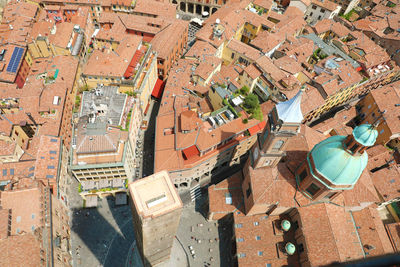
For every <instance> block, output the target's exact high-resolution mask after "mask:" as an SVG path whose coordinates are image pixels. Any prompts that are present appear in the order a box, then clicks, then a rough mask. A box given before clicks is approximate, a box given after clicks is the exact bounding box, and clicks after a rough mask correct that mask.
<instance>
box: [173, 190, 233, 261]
mask: <svg viewBox="0 0 400 267" xmlns="http://www.w3.org/2000/svg"><path fill="white" fill-rule="evenodd" d="M207 198H208V196H207V195H204V196H202V197H201V198H200V199H197V200H196V203H194V202H192V203H191V204H189V205H186V206H185V207H184V209H183V212H182V216H181V222H180V225H179V229H178V233H177V237H178V239H179V241H180V242H181V243H182V245H183V247H184V249H185V251H186V254H187V255H188V257H189V265H190V266H192V267H203V266H230V265H229V264H230V263H229V260H230V259H229V257H226V256H225V255H228V254H229V253H225V252H229V251H230V249H229V245H230V236H229V234H228V232H226V234H225V233H224V232H223V231H222V232H221V231H220V230H219V228H220V227H221V226H220V225H219V224H218V222H216V221H215V222H214V221H212V222H208V221H207V220H206V219H205V217H204V215H205V214H204V212H205V209H206V206H207ZM203 214H204V215H203ZM189 246H191V247H192V248H193V249H190V248H189ZM221 249H222V250H223V252H224V253H222V254H221V253H220V252H221ZM190 250H193V251H194V255H195V256H193V255H192V253H191V252H190Z"/></svg>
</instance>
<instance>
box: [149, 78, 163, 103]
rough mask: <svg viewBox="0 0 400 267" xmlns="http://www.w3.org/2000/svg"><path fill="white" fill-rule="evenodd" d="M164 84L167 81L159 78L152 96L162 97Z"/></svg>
mask: <svg viewBox="0 0 400 267" xmlns="http://www.w3.org/2000/svg"><path fill="white" fill-rule="evenodd" d="M164 86H165V83H164V81H162V80H160V79H157V81H156V84H155V85H154V89H153V92H152V93H151V95H152V96H154V97H155V98H158V99H159V98H161V95H162V93H163V91H164Z"/></svg>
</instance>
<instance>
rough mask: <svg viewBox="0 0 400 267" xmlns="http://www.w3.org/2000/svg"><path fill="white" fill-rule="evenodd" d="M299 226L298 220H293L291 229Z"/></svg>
mask: <svg viewBox="0 0 400 267" xmlns="http://www.w3.org/2000/svg"><path fill="white" fill-rule="evenodd" d="M298 228H299V222H298V221H294V223H293V229H294V230H297V229H298Z"/></svg>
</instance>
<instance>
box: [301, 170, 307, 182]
mask: <svg viewBox="0 0 400 267" xmlns="http://www.w3.org/2000/svg"><path fill="white" fill-rule="evenodd" d="M306 177H307V170H306V169H304V170H303V171H302V172H301V173H300V175H299V180H300V182H301V181H303V180H304V179H305V178H306Z"/></svg>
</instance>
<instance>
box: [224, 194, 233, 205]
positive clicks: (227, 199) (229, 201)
mask: <svg viewBox="0 0 400 267" xmlns="http://www.w3.org/2000/svg"><path fill="white" fill-rule="evenodd" d="M225 203H226V204H232V195H231V193H225Z"/></svg>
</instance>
